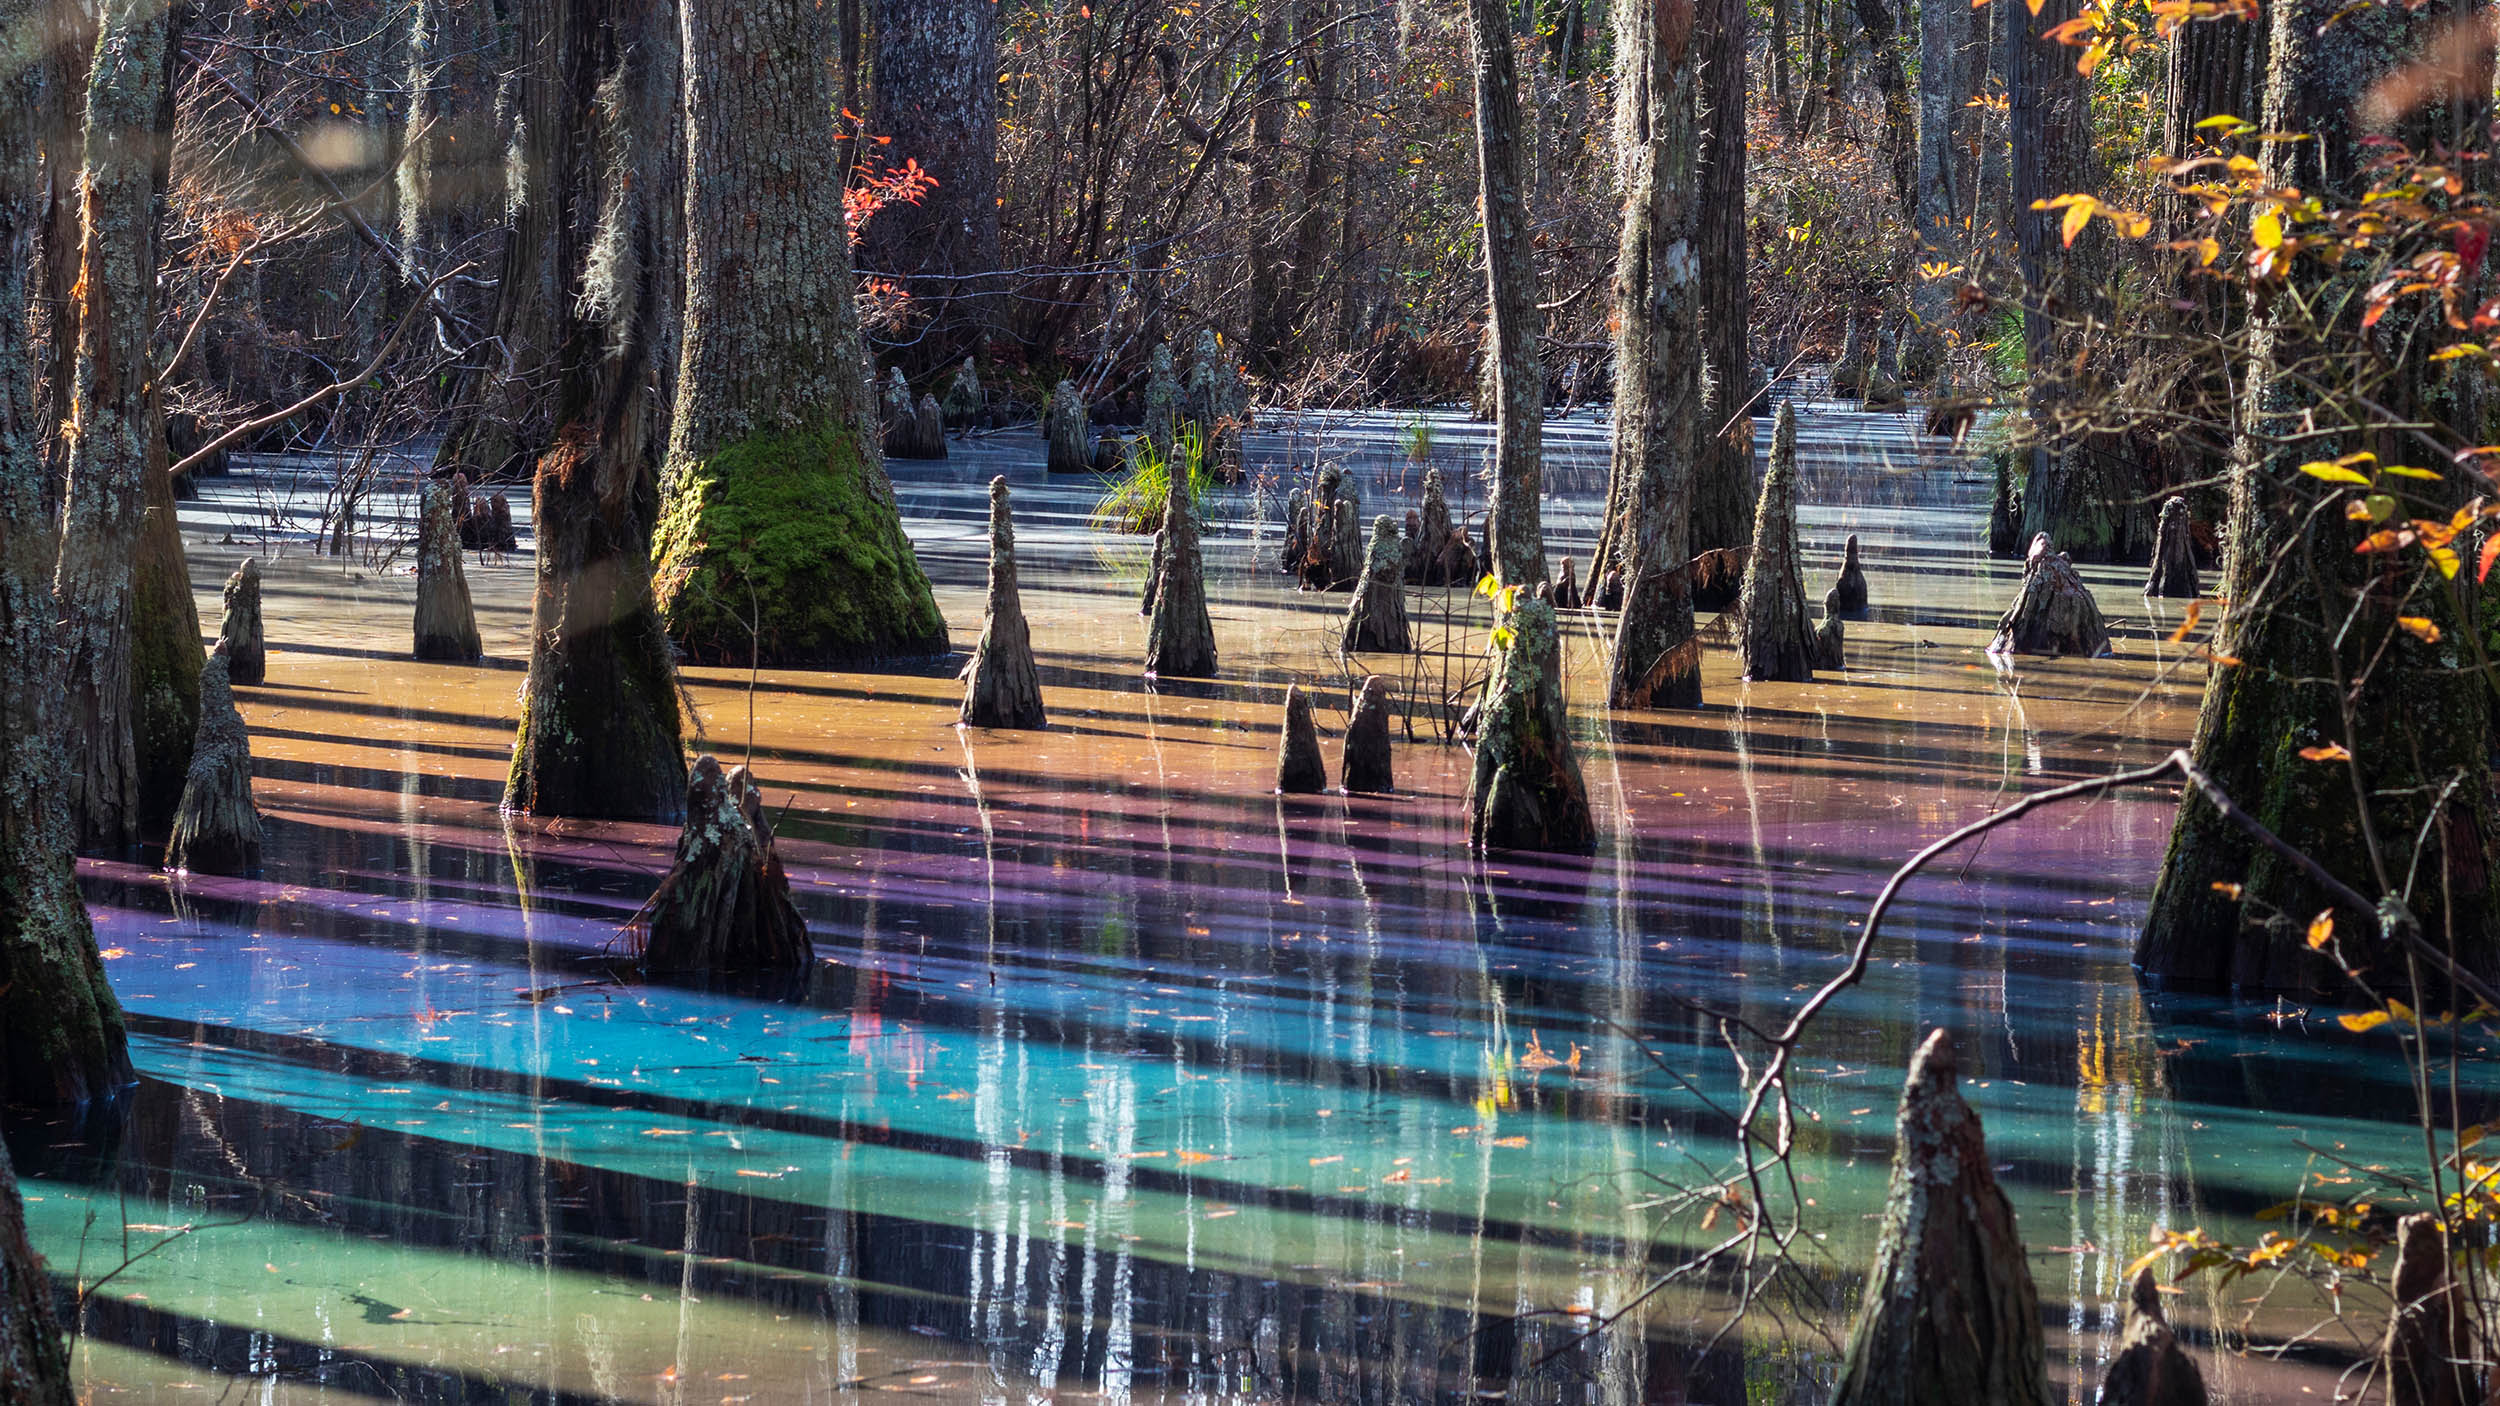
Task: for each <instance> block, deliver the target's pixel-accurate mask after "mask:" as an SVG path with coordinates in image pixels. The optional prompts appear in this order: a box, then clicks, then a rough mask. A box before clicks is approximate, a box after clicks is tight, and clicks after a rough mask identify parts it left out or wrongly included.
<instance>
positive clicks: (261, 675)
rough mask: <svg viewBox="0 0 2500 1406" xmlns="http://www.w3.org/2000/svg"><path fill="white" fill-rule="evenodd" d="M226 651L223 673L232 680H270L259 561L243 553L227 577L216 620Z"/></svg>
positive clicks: (248, 682) (219, 638)
mask: <svg viewBox="0 0 2500 1406" xmlns="http://www.w3.org/2000/svg"><path fill="white" fill-rule="evenodd" d="M217 643H218V644H219V645H220V646H222V647H223V648H224V649H225V651H226V677H227V678H228V679H230V680H232V681H233V682H235V683H247V684H250V683H266V682H268V681H269V648H268V645H267V643H266V641H265V640H264V639H263V638H262V634H261V623H260V562H259V560H258V559H257V558H253V557H245V558H244V559H243V564H242V565H241V566H238V567H236V568H235V569H234V574H233V575H232V576H229V577H227V578H226V615H225V618H224V619H223V620H221V621H219V622H218V624H217Z"/></svg>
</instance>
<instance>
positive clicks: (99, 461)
mask: <svg viewBox="0 0 2500 1406" xmlns="http://www.w3.org/2000/svg"><path fill="white" fill-rule="evenodd" d="M171 23H172V19H171V14H170V12H169V11H168V10H167V8H166V7H164V6H163V5H161V4H141V3H134V2H133V0H117V3H113V4H109V5H107V6H106V7H105V10H104V15H103V22H102V28H101V31H100V33H99V36H98V39H97V43H96V59H95V64H94V66H93V68H92V69H91V70H90V71H89V74H88V81H87V168H86V174H85V182H86V196H85V209H86V225H85V230H84V233H83V235H82V238H81V242H80V246H79V288H80V290H81V301H80V303H79V307H78V362H77V382H78V388H77V400H76V407H77V431H76V434H75V437H74V438H73V440H72V443H71V446H70V455H69V470H68V486H67V489H66V491H65V493H64V494H63V503H62V537H61V558H60V571H59V578H58V582H59V584H58V587H57V590H58V594H59V597H60V599H59V604H60V606H61V607H62V611H63V614H62V619H63V621H64V623H65V624H66V625H67V627H68V630H69V637H68V643H69V651H70V654H69V674H68V684H69V690H70V696H69V699H68V712H67V714H66V721H67V723H68V726H69V729H70V731H69V738H70V755H71V757H72V758H73V759H74V761H75V766H74V773H75V774H74V776H73V777H72V779H71V789H70V806H71V814H72V815H73V816H74V817H75V824H76V830H77V834H78V836H79V840H80V843H81V845H82V846H87V845H99V846H108V847H119V846H123V845H128V844H131V843H134V842H135V841H136V840H137V839H138V838H139V825H140V817H141V810H140V796H141V790H140V785H141V772H140V767H139V753H138V745H137V732H136V718H135V716H134V712H133V707H132V705H133V702H134V699H135V691H136V683H135V681H134V678H135V673H136V670H135V668H134V666H135V665H136V664H137V663H138V662H139V661H138V660H137V659H136V658H135V657H134V655H135V651H134V649H133V638H134V632H133V628H132V604H133V602H132V593H133V581H134V576H135V563H136V561H137V556H138V550H139V545H140V540H141V533H142V529H143V528H144V526H145V510H146V501H147V496H148V495H147V477H148V473H147V471H148V466H149V463H150V457H149V455H150V446H151V444H152V443H153V442H154V441H155V439H156V435H157V432H159V431H161V428H162V427H161V424H160V422H159V421H158V420H157V419H156V416H155V414H154V408H155V407H154V405H153V403H152V401H151V398H150V396H149V393H148V387H149V381H150V371H149V348H148V341H149V336H150V334H151V333H152V332H153V330H154V327H155V319H156V273H157V269H156V194H157V191H158V189H159V188H160V178H161V173H162V171H163V166H164V161H165V150H166V145H165V142H164V133H165V132H168V131H170V130H171V129H170V125H169V124H170V120H171V112H172V107H171V102H170V96H169V90H168V87H167V80H168V66H169V64H170V63H171V62H172V35H171V33H170V26H171ZM170 502H171V493H170V488H169V489H168V493H167V503H168V507H170ZM198 639H199V635H198V627H197V624H196V621H195V623H194V625H193V631H192V646H191V647H192V648H193V649H194V650H196V649H197V648H198V647H199V646H198ZM194 706H195V707H196V704H195V705H194Z"/></svg>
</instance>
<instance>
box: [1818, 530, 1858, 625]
mask: <svg viewBox="0 0 2500 1406" xmlns="http://www.w3.org/2000/svg"><path fill="white" fill-rule="evenodd" d="M1832 596H1837V597H1838V598H1839V602H1840V609H1841V611H1842V613H1844V614H1846V615H1850V616H1854V617H1861V618H1862V617H1863V616H1864V615H1865V614H1866V568H1865V567H1863V566H1860V565H1859V564H1858V534H1856V533H1854V532H1852V533H1850V534H1849V540H1848V542H1847V543H1845V544H1844V545H1843V546H1842V547H1841V551H1840V579H1839V580H1838V581H1835V582H1833V583H1832ZM1832 596H1826V597H1825V598H1824V603H1825V604H1826V605H1828V604H1830V603H1831V600H1832Z"/></svg>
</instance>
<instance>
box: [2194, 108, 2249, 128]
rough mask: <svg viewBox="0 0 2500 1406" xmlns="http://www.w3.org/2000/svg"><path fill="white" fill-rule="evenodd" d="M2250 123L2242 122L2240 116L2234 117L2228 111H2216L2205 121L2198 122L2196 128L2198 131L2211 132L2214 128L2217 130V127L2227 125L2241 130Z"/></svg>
mask: <svg viewBox="0 0 2500 1406" xmlns="http://www.w3.org/2000/svg"><path fill="white" fill-rule="evenodd" d="M2248 125H2250V124H2248V123H2246V122H2242V121H2241V120H2240V119H2238V118H2236V117H2233V116H2230V115H2229V114H2227V113H2219V112H2218V113H2215V114H2214V115H2213V116H2211V117H2208V118H2206V119H2205V120H2204V121H2202V122H2199V123H2197V124H2196V130H2197V131H2200V132H2210V131H2214V130H2216V129H2218V128H2225V127H2227V128H2229V129H2230V130H2232V131H2234V132H2236V131H2239V130H2241V129H2242V128H2244V127H2247V126H2248Z"/></svg>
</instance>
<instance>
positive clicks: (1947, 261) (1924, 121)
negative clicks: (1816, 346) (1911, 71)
mask: <svg viewBox="0 0 2500 1406" xmlns="http://www.w3.org/2000/svg"><path fill="white" fill-rule="evenodd" d="M1970 25H1971V11H1970V8H1969V7H1968V6H1967V5H1957V4H1952V3H1950V0H1927V3H1924V4H1921V5H1920V6H1919V19H1918V69H1919V71H1918V198H1917V201H1916V205H1915V209H1914V211H1913V214H1914V220H1915V224H1914V229H1915V232H1916V236H1917V239H1916V244H1915V247H1914V249H1913V252H1912V255H1911V258H1912V260H1913V262H1915V263H1921V264H1928V265H1947V266H1949V265H1954V264H1959V263H1962V262H1963V261H1964V260H1965V258H1966V244H1967V241H1966V239H1965V236H1964V232H1963V230H1962V215H1963V212H1964V210H1965V208H1966V205H1967V201H1968V191H1967V190H1966V189H1965V186H1966V181H1965V172H1964V170H1963V162H1962V153H1961V151H1960V149H1959V144H1958V143H1957V142H1956V141H1955V140H1954V137H1955V133H1956V132H1957V130H1958V129H1959V128H1960V126H1961V120H1962V105H1963V94H1964V90H1965V88H1966V87H1967V83H1966V75H1965V73H1964V71H1963V59H1964V54H1963V44H1964V39H1965V37H1966V36H1967V35H1968V33H1969V31H1970ZM1961 282H1962V280H1961V279H1960V278H1958V277H1950V278H1949V277H1937V276H1930V272H1923V271H1920V270H1918V269H1913V270H1912V271H1911V282H1910V310H1911V312H1912V314H1913V315H1914V317H1915V318H1916V321H1915V323H1914V324H1913V326H1912V327H1911V330H1910V336H1909V339H1908V341H1907V343H1906V344H1905V345H1904V346H1903V348H1902V361H1901V374H1902V377H1903V379H1905V380H1907V381H1908V382H1909V383H1910V384H1911V385H1913V386H1926V385H1927V384H1928V383H1929V382H1931V381H1932V380H1934V378H1935V376H1936V373H1937V371H1938V369H1939V368H1940V366H1941V364H1942V362H1943V359H1944V326H1945V322H1946V319H1947V318H1948V317H1950V315H1951V313H1952V309H1953V293H1954V290H1955V289H1956V288H1959V287H1960V286H1961Z"/></svg>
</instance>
